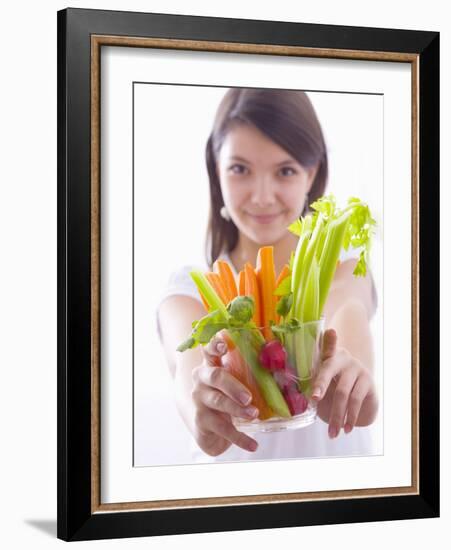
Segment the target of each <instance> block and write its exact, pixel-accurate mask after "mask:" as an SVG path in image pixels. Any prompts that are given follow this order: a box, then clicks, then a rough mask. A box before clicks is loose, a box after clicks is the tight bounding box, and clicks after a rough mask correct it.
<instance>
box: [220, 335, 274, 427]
mask: <svg viewBox="0 0 451 550" xmlns="http://www.w3.org/2000/svg"><path fill="white" fill-rule="evenodd" d="M221 335H222V337H223V338H224V340H225V341H226V344H227V349H228V352H227V353H226V355H224V356H223V358H222V364H223V365H224V368H225V369H226V370H227V371H228V372H229V373H230V374H231V375H232V376H234V377H235V378H237V379H238V380H239V381H240V382H241V383H242V384H244V385H245V386H246V387H247V389H248V390H249V391H250V393H251V395H252V401H251V404H252V405H253V406H254V407H257V409H258V411H259V414H258V418H259V419H260V420H266V419H267V418H271V416H274V413H273V411H272V409H271V407H270V406H269V405H268V404H267V403H266V401H265V400H264V398H263V396H262V394H261V392H260V389H259V387H258V384H257V382H256V380H255V378H254V376H253V374H252V371H251V368H250V367H249V365H248V364H247V363H246V361H245V360H244V359H243V356H242V355H241V353H240V351H239V350H238V349H236V346H235V344H234V343H233V342H232V340H231V338H230V336H229V335H228V334H227V332H225V331H224V332H223V333H221Z"/></svg>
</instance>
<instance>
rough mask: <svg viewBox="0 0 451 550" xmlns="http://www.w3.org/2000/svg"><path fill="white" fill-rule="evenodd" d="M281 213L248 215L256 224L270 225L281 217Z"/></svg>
mask: <svg viewBox="0 0 451 550" xmlns="http://www.w3.org/2000/svg"><path fill="white" fill-rule="evenodd" d="M282 214H283V212H279V213H277V214H251V213H248V215H249V216H250V217H251V218H252V219H253V220H255V221H256V222H257V223H261V224H269V223H272V222H273V221H274V220H275V219H276V218H278V217H279V216H281V215H282Z"/></svg>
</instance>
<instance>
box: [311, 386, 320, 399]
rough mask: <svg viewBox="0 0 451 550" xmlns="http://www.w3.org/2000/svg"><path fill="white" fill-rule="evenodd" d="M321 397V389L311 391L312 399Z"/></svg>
mask: <svg viewBox="0 0 451 550" xmlns="http://www.w3.org/2000/svg"><path fill="white" fill-rule="evenodd" d="M320 395H321V388H320V387H319V386H318V387H316V388H315V389H314V390H313V393H312V397H313V398H314V399H317V398H318V397H319V396H320Z"/></svg>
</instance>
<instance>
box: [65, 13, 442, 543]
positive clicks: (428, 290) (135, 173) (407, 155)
mask: <svg viewBox="0 0 451 550" xmlns="http://www.w3.org/2000/svg"><path fill="white" fill-rule="evenodd" d="M438 228H439V33H436V32H427V31H417V30H415V31H414V30H396V29H380V28H363V27H346V26H331V25H319V24H304V23H287V22H274V21H259V20H245V19H224V18H214V17H198V16H190V15H169V14H153V13H134V12H118V11H102V10H86V9H73V8H68V9H65V10H61V11H59V12H58V537H59V538H61V539H63V540H67V541H73V540H88V539H100V538H119V537H135V536H153V535H163V534H180V533H195V532H213V531H227V530H241V529H260V528H273V527H274V528H275V527H289V526H302V525H315V524H330V523H347V522H363V521H383V520H388V519H412V518H426V517H437V516H438V515H439V330H438V328H439V290H438V289H439V281H438V278H439V275H438V274H439V246H438V242H439V229H438ZM218 344H219V346H218ZM220 345H222V351H221V348H220ZM242 393H245V394H246V395H247V400H246V399H244V400H242V401H240V399H241V394H242Z"/></svg>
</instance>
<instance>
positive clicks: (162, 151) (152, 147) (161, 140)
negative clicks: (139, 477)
mask: <svg viewBox="0 0 451 550" xmlns="http://www.w3.org/2000/svg"><path fill="white" fill-rule="evenodd" d="M108 50H109V51H111V50H112V51H111V54H110V53H108V54H105V55H112V56H113V58H114V56H115V53H114V52H115V51H117V48H109V49H108ZM122 51H123V50H122ZM133 52H136V50H133ZM148 54H149V55H147V56H144V55H139V56H138V57H137V58H136V57H135V55H134V54H131V58H132V59H133V58H134V59H135V63H136V65H138V62H137V60H138V59H145V58H148V63H149V65H150V64H151V63H152V59H154V61H153V65H152V66H153V69H152V70H148V73H149V76H150V78H149V80H150V79H152V80H154V81H156V80H157V78H156V77H155V72H156V68H155V64H156V67H158V66H159V65H158V57H159V56H158V57H157V58H156V60H155V51H154V50H148ZM213 55H215V54H213ZM193 57H194V56H193ZM255 57H256V59H257V60H260V59H261V57H260V56H255ZM121 58H123V62H122V63H121V62H120V61H119V65H117V64H116V65H115V64H114V62H113V61H111V63H110V65H109V66H110V67H113V66H116V69H115V72H116V73H117V72H120V74H121V75H122V74H123V65H124V66H126V67H127V68H128V67H129V66H131V65H133V67H134V69H130V74H133V70H135V71H138V70H139V69H138V66H136V67H135V66H134V64H133V62H130V61H127V60H126V58H125V57H124V55H123V54H121ZM163 59H164V60H165V65H166V55H164V56H163ZM215 59H216V61H215V65H217V64H218V63H219V60H218V57H217V56H216V57H215ZM280 59H281V58H280V57H278V58H276V60H275V61H274V70H275V71H277V67H278V64H279V63H280ZM289 59H290V63H287V69H288V71H287V72H288V73H289V74H290V75H293V73H296V74H297V75H298V76H297V78H298V80H297V82H301V81H302V79H303V81H304V82H309V83H310V84H312V82H316V81H315V78H314V76H313V77H312V76H309V75H310V71H311V72H312V73H313V75H314V74H315V70H314V66H309V65H311V60H308V62H307V63H304V64H302V61H305V60H298V59H296V60H295V58H289ZM322 61H325V60H322ZM185 63H186V61H185ZM248 63H250V62H248ZM254 63H256V61H255V60H254ZM296 63H297V66H298V70H297V71H293V67H294V66H295V64H296ZM326 63H327V69H326V68H323V70H322V72H323V73H325V74H326V78H325V80H326V81H327V82H329V83H330V84H329V85H330V86H334V85H338V86H340V89H341V87H342V86H344V87H346V88H347V89H348V90H352V89H355V84H354V83H353V84H352V85H351V84H350V82H349V79H350V78H351V75H350V74H349V77H347V78H345V79H344V78H341V79H333V78H330V71H331V70H332V68H333V67H334V63H333V62H332V63H330V61H326V62H325V63H324V64H323V67H325V65H326ZM354 63H355V62H354ZM370 63H371V62H368V67H369V68H368V70H369V71H370V72H371V70H372V68H373V67H371V66H370ZM346 64H347V66H348V67H349V66H350V65H349V63H346ZM381 65H382V64H379V68H380V72H379V74H380V77H378V78H376V80H377V86H379V87H377V88H375V91H376V90H379V89H384V90H385V88H384V85H383V82H385V80H384V79H383V78H382V73H383V68H382V66H381ZM239 66H241V64H238V65H237V64H236V63H235V64H234V68H233V70H232V71H231V74H230V75H226V74H224V73H225V67H224V68H223V69H219V70H218V74H219V79H220V80H222V82H223V86H219V87H216V86H215V87H213V86H174V85H165V84H161V85H160V84H150V83H149V84H144V83H139V84H135V87H134V97H135V103H134V113H135V126H134V135H135V162H134V182H135V185H134V189H135V221H134V224H135V248H134V258H135V264H134V269H135V271H134V281H135V287H134V297H135V301H134V307H135V310H134V311H135V314H134V315H135V342H134V382H135V387H134V392H135V393H134V404H135V416H134V422H135V431H134V444H135V455H134V465H135V466H150V465H156V464H166V465H167V464H183V463H190V462H191V461H192V453H191V449H190V442H189V441H188V438H189V437H190V434H189V432H188V430H187V429H186V427H185V425H184V423H183V421H182V420H181V418H180V417H179V415H178V412H177V409H176V406H175V398H174V389H173V388H174V383H173V380H172V377H171V376H170V374H169V370H168V368H167V366H166V359H165V356H164V352H163V347H162V346H161V344H160V341H159V338H158V335H157V328H156V317H155V315H154V314H153V312H154V311H155V310H156V307H157V305H158V304H159V302H160V298H161V294H162V289H163V288H164V285H165V283H166V281H167V278H168V276H169V274H170V272H171V271H172V270H174V269H177V268H180V267H181V266H182V265H184V264H193V263H198V262H199V263H200V265H203V264H205V258H204V254H203V249H204V234H205V228H206V224H207V214H208V185H209V183H208V175H207V169H206V166H205V144H206V142H207V139H208V136H209V133H210V131H211V127H212V125H213V118H214V115H215V112H216V109H217V108H218V105H219V103H220V101H221V99H222V97H223V96H224V94H225V93H226V91H227V89H228V88H227V84H229V85H232V84H235V83H236V82H240V83H241V82H242V79H243V77H244V78H246V77H248V74H249V73H251V74H252V75H253V76H252V81H256V80H255V78H256V74H254V73H257V70H258V63H257V64H256V65H254V66H253V67H254V68H253V70H252V71H250V70H249V68H248V69H247V70H246V69H244V70H243V69H241V74H242V76H239V74H237V73H239V72H240V71H239ZM246 66H247V65H246ZM353 66H355V65H353ZM373 66H374V64H373ZM396 66H397V67H399V69H400V71H401V72H402V73H403V74H404V75H405V77H404V80H403V81H407V85H408V86H410V67H408V66H407V65H406V64H397V65H396ZM264 67H265V71H264V78H266V79H268V74H270V73H271V71H270V70H268V59H267V58H266V59H265V61H264ZM360 68H361V69H362V68H363V67H362V66H361V67H360ZM343 69H344V67H342V70H343ZM111 70H112V69H111ZM141 70H142V69H141ZM317 70H319V71H321V62H320V64H319V66H318V68H317ZM335 70H336V71H337V73H338V71H339V70H340V69H339V67H337V66H335ZM279 71H280V69H279ZM187 72H188V73H190V72H191V73H192V72H193V71H187ZM204 72H206V73H207V74H208V78H209V79H210V78H212V79H214V76H213V75H212V74H211V73H212V71H211V70H210V71H202V70H200V69H198V70H197V71H196V72H194V74H195V76H194V78H199V76H200V75H201V74H203V73H204ZM393 72H394V71H393V65H391V66H390V70H389V73H390V74H392V73H393ZM180 73H181V71H180V70H176V69H169V71H168V74H169V75H171V74H172V75H173V79H174V80H175V81H176V82H180V81H182V76H181V74H180ZM243 73H244V74H243ZM136 74H138V75H140V73H139V72H137V73H136ZM279 74H280V76H279V77H278V78H277V86H288V83H289V80H287V75H285V79H286V80H284V81H283V83H282V79H283V73H279ZM300 74H302V79H301V80H299V75H300ZM384 74H386V73H384ZM387 76H388V75H387ZM136 78H138V77H136ZM230 78H232V80H231V81H230V82H229V80H230ZM355 78H357V88H358V89H360V90H362V89H364V90H367V89H371V88H372V87H373V86H374V83H373V82H372V83H369V82H365V85H364V87H363V88H362V80H365V79H364V78H362V76H361V71H360V70H358V69H356V74H355ZM121 80H123V78H122V77H121ZM184 81H185V80H184ZM212 81H216V80H212ZM267 82H270V83H271V81H268V80H267ZM272 82H274V80H273V81H272ZM292 82H294V81H292ZM397 82H399V81H397ZM105 84H106V82H105ZM128 87H129V86H128ZM128 87H127V93H126V96H125V97H124V98H123V100H122V101H121V103H120V105H122V104H123V103H124V102H125V105H124V106H123V107H122V108H120V107H117V103H115V104H114V105H115V106H113V105H112V103H113V100H112V99H111V100H110V101H107V104H108V105H110V107H109V111H110V112H111V116H114V113H117V112H118V111H121V110H122V111H125V112H126V113H129V111H130V109H129V108H128V105H129V102H130V92H129V90H128ZM110 88H113V89H115V90H116V91H115V92H114V94H112V95H113V97H116V96H117V89H118V88H119V86H117V85H116V86H115V85H114V84H112V83H111V84H108V85H105V86H103V87H102V89H103V90H105V91H104V93H105V94H107V91H106V90H108V89H110ZM332 89H335V88H332ZM307 93H308V96H309V98H310V100H311V101H312V103H313V107H314V108H315V111H316V113H317V115H318V118H319V120H320V124H321V126H322V129H323V133H324V137H325V141H326V147H327V151H328V162H329V174H330V176H329V184H328V187H327V189H326V193H334V194H335V195H336V197H337V200H338V203H339V204H341V205H343V206H344V205H345V204H346V200H347V198H348V197H350V196H358V197H359V198H361V199H362V200H364V201H366V202H368V204H369V205H370V206H371V212H372V214H373V217H374V218H375V219H376V220H377V224H378V225H377V230H376V237H375V240H374V245H373V249H372V253H371V262H370V263H371V269H372V272H373V276H374V280H375V285H376V288H377V292H378V300H379V307H378V309H377V312H376V315H375V316H374V318H373V319H372V322H371V326H372V333H373V338H374V347H375V350H377V352H376V358H375V363H376V364H375V373H376V383H377V384H378V393H379V395H380V398H381V409H380V410H381V413H380V414H379V415H378V418H377V421H376V422H375V423H373V424H372V426H371V428H370V430H371V432H372V433H373V437H374V441H375V444H374V449H375V450H374V452H373V454H376V453H377V454H382V453H383V448H382V435H383V434H382V422H383V415H382V410H383V403H382V396H383V389H382V387H381V386H382V384H381V383H382V370H383V364H382V346H383V342H382V330H381V329H382V312H383V288H382V236H383V234H384V230H383V208H382V200H383V158H382V157H383V146H384V143H383V116H384V97H383V96H382V95H375V94H372V95H370V94H364V93H360V94H356V93H352V94H351V93H347V94H344V93H333V92H332V91H329V92H312V91H308V92H307ZM402 97H403V98H404V97H405V96H404V94H403V95H402ZM403 101H405V100H404V99H403ZM165 105H166V106H168V107H167V108H162V106H165ZM406 107H407V108H406V110H407V113H408V114H407V116H408V120H410V111H409V107H410V106H409V105H407V106H406ZM397 112H399V107H398V108H397ZM104 119H108V116H105V117H104ZM116 124H117V123H116ZM396 126H398V127H401V126H402V127H406V126H405V125H396ZM398 129H399V128H398ZM122 135H127V136H128V132H127V131H126V130H124V131H123V132H114V136H116V138H114V137H110V138H109V140H108V143H110V142H111V143H113V141H114V139H116V145H115V146H114V150H115V151H118V154H112V150H110V151H109V152H107V151H105V153H104V162H105V163H107V162H109V161H108V158H110V162H111V164H110V169H109V170H108V171H107V172H108V174H111V181H110V182H108V180H107V179H106V178H105V181H103V183H102V186H105V187H107V188H108V187H110V185H111V183H113V184H114V181H115V179H116V180H117V187H118V188H124V187H125V190H126V193H125V194H123V193H121V195H119V194H118V198H119V200H118V203H119V207H118V208H116V209H114V207H113V206H112V209H113V211H111V209H110V214H109V217H108V219H109V220H110V221H109V227H111V228H114V227H117V223H118V220H121V219H124V211H125V212H128V211H129V208H125V210H124V204H125V203H126V202H127V200H129V197H131V188H130V185H128V186H124V177H123V175H122V174H121V175H120V176H119V177H118V178H114V176H113V174H115V173H117V172H119V170H115V169H114V164H113V163H114V159H115V158H116V157H118V158H119V159H120V163H121V164H125V165H126V166H128V165H129V164H130V163H129V161H128V156H125V158H124V154H122V155H121V154H120V151H126V152H127V153H128V152H129V148H128V147H127V146H126V144H125V146H124V142H123V141H122V139H119V136H122ZM389 135H390V133H389ZM394 141H397V140H394ZM399 141H401V140H399ZM102 143H103V144H104V145H103V147H104V150H105V147H106V146H105V143H106V141H105V140H103V141H102ZM389 143H390V140H388V141H387V143H386V144H385V146H386V147H389V148H390V146H389ZM405 143H409V140H406V142H405ZM112 147H113V145H112ZM127 153H126V154H127ZM407 153H408V154H410V149H409V151H407ZM128 154H130V153H128ZM175 155H176V157H177V162H174V156H175ZM398 158H399V157H398V155H396V160H397V161H398ZM406 165H407V169H409V167H410V162H409V160H408V161H407V164H406ZM387 171H388V172H389V171H390V170H389V169H388V168H387ZM102 173H105V172H104V171H102ZM125 181H129V182H131V178H125ZM406 181H407V182H409V181H410V178H409V176H408V174H407V175H406ZM157 186H158V194H156V192H155V191H156V189H157ZM389 187H391V186H389ZM398 187H399V186H398ZM408 193H409V190H408ZM102 196H103V197H105V194H103V195H102ZM174 197H177V199H176V200H175V199H174ZM389 202H393V201H392V197H391V198H390V201H389ZM114 212H116V214H114ZM116 218H118V219H116ZM392 221H395V222H396V224H397V225H398V226H399V219H398V217H396V218H395V220H392ZM127 223H128V224H130V227H131V221H130V220H129V219H127ZM407 227H408V224H407ZM156 228H163V234H164V238H162V231H161V230H160V231H156ZM121 232H122V230H121ZM102 234H103V235H108V234H109V229H107V228H106V227H105V231H103V233H102ZM110 242H111V245H112V250H111V253H112V255H113V254H114V251H115V250H117V246H116V245H115V243H116V242H117V239H114V238H113V239H112V240H111V241H110ZM106 244H107V242H105V243H104V245H106ZM105 249H106V247H105V246H102V250H105ZM395 254H396V255H397V254H398V250H397V248H396V251H395ZM107 256H109V254H108V253H107ZM155 258H158V259H159V260H158V264H157V265H158V269H156V268H155ZM117 261H118V268H119V269H114V267H113V265H112V264H109V268H108V269H105V270H104V271H103V273H106V272H110V268H111V269H112V270H113V271H114V272H118V271H120V270H121V266H123V265H124V264H127V261H126V260H125V258H124V257H123V255H119V254H118V255H117ZM130 266H131V262H130ZM105 267H106V266H105ZM406 269H407V271H408V269H409V268H408V262H406ZM400 276H403V277H405V273H404V274H402V275H401V274H400ZM403 280H405V279H403ZM398 292H399V288H398V287H397V288H396V293H398ZM124 294H125V293H124V292H118V290H117V288H116V289H112V290H111V294H110V295H111V298H112V299H113V297H114V296H117V295H121V296H123V295H124ZM408 300H410V296H408ZM102 303H104V302H102ZM128 310H130V306H129V307H128ZM149 312H151V313H149ZM119 318H120V319H122V318H123V316H119ZM125 322H126V323H129V319H128V317H126V321H125ZM119 332H120V334H124V329H123V327H121V328H120V329H119ZM112 340H113V341H114V340H115V338H114V337H112ZM127 356H130V353H128V355H127ZM102 357H104V354H102ZM405 363H406V365H408V364H409V361H408V360H407V361H406V362H405ZM123 367H124V365H123V363H122V359H121V367H120V369H121V371H123V370H124V369H123ZM130 368H131V367H130ZM106 369H107V370H109V366H107V367H106ZM408 385H409V384H406V387H408ZM114 408H115V407H114V404H112V405H111V409H112V411H114ZM409 408H410V407H409ZM161 415H163V416H164V418H165V422H156V421H155V419H157V418H160V417H161ZM106 418H110V415H106ZM112 425H113V426H116V424H115V423H114V421H113V424H112ZM341 436H342V437H345V436H344V435H343V432H341ZM199 460H201V459H200V458H199ZM249 460H252V456H249Z"/></svg>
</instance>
